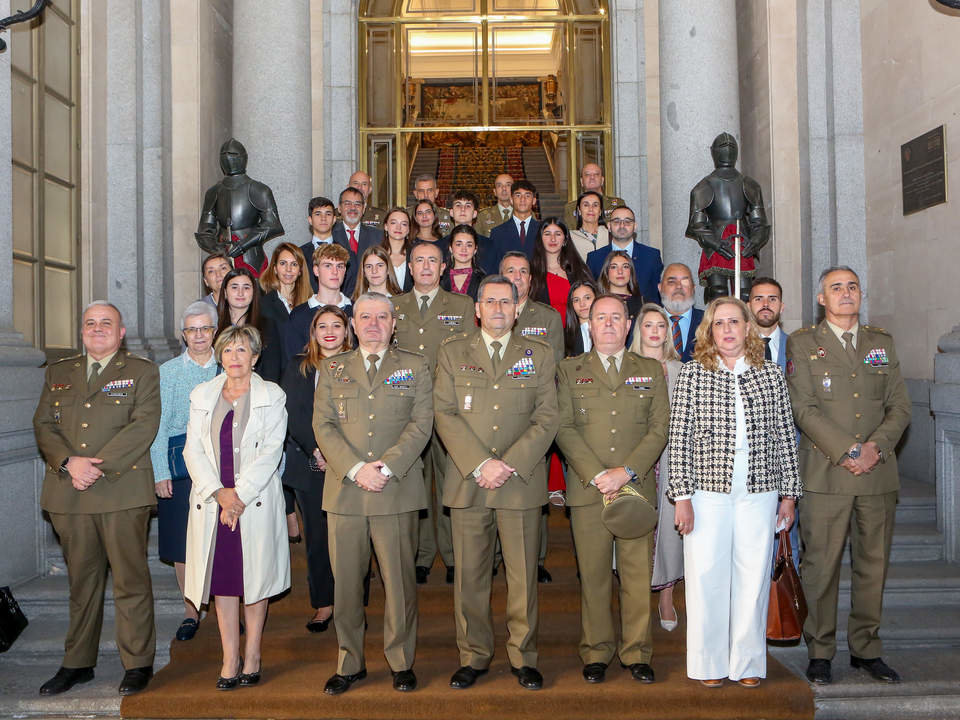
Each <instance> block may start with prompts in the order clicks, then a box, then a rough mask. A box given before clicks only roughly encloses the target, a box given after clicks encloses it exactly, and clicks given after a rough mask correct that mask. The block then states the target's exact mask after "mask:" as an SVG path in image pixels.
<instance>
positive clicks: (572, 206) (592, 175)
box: [563, 163, 626, 229]
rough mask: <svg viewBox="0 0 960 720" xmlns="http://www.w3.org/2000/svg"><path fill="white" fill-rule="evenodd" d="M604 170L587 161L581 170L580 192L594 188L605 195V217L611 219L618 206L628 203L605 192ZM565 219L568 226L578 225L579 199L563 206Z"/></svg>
mask: <svg viewBox="0 0 960 720" xmlns="http://www.w3.org/2000/svg"><path fill="white" fill-rule="evenodd" d="M603 183H604V177H603V170H602V169H601V168H600V166H599V165H597V164H596V163H587V164H586V165H584V166H583V169H581V170H580V192H586V191H587V190H593V191H594V192H598V193H600V194H601V195H603V217H604V218H606V219H607V220H609V219H610V213H612V212H613V211H614V210H615V209H616V208H618V207H621V206H623V205H626V203H625V202H624V201H623V199H622V198H618V197H616V196H615V195H604V194H603ZM563 221H564V222H565V223H566V225H567V227H568V228H571V229H572V228H575V227H576V226H577V201H576V200H575V199H574V200H571V201H570V202H568V203H567V204H566V205H564V206H563Z"/></svg>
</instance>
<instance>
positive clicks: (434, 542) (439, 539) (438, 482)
mask: <svg viewBox="0 0 960 720" xmlns="http://www.w3.org/2000/svg"><path fill="white" fill-rule="evenodd" d="M394 305H395V307H396V309H397V327H396V330H395V331H394V337H395V338H396V341H397V346H398V347H400V348H402V349H404V350H412V351H414V352H419V353H423V354H424V355H425V356H426V358H427V362H428V363H429V364H430V370H431V372H432V371H433V369H434V368H435V367H436V365H437V351H438V350H439V349H440V343H441V342H443V341H444V340H446V339H447V338H448V337H450V336H451V335H453V334H455V333H461V332H463V331H465V330H467V329H469V328H472V327H474V317H475V312H474V306H473V301H472V300H471V299H470V298H469V297H468V296H466V295H458V294H456V293H451V292H447V291H446V290H442V289H439V288H438V289H437V295H436V297H435V298H434V299H433V302H432V303H431V304H430V305H429V306H428V307H429V309H428V311H427V312H425V313H423V314H421V312H420V303H418V302H417V297H416V293H415V292H413V291H410V292H408V293H404V294H403V295H400V296H398V297H396V298H394ZM423 461H424V463H423V464H424V472H423V483H424V487H425V488H426V491H427V498H428V500H429V502H428V504H427V512H426V513H425V514H423V515H422V517H421V518H420V544H419V547H418V548H417V565H418V566H421V567H426V568H429V567H430V566H432V565H433V559H434V558H435V557H436V555H437V551H439V552H440V557H441V558H442V559H443V564H444V565H445V566H446V567H453V540H452V539H451V538H450V516H449V515H445V514H444V512H443V473H444V468H446V466H447V454H446V451H445V450H444V449H443V443H442V442H441V441H440V438H438V437H437V435H436V433H434V434H433V438H432V439H431V441H430V444H429V445H427V448H426V450H425V451H424V457H423Z"/></svg>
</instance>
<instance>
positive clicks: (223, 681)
mask: <svg viewBox="0 0 960 720" xmlns="http://www.w3.org/2000/svg"><path fill="white" fill-rule="evenodd" d="M239 684H240V673H237V674H236V675H234V676H233V677H229V678H225V677H223V676H222V675H221V676H220V677H218V678H217V690H236V688H237V685H239Z"/></svg>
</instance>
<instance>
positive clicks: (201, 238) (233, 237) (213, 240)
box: [194, 138, 283, 277]
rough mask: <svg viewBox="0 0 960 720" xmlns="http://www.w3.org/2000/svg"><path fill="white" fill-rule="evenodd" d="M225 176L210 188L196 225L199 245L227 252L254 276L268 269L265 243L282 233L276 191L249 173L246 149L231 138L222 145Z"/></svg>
mask: <svg viewBox="0 0 960 720" xmlns="http://www.w3.org/2000/svg"><path fill="white" fill-rule="evenodd" d="M220 169H221V170H223V179H222V180H221V181H220V182H218V183H217V184H216V185H214V186H213V187H212V188H210V189H209V190H207V193H206V195H204V198H203V209H202V210H201V211H200V223H199V224H198V225H197V232H196V233H195V234H194V237H196V238H197V245H199V246H200V249H201V250H203V251H205V252H208V253H214V252H225V253H226V254H227V255H229V256H230V257H232V258H234V266H235V267H246V268H247V269H249V270H250V271H251V272H252V273H253V274H254V277H259V276H260V273H262V272H263V271H264V270H266V268H267V257H266V255H265V254H264V252H263V244H264V243H265V242H267V241H268V240H270V239H271V238H275V237H277V236H279V235H283V225H281V224H280V215H279V213H278V212H277V203H276V201H275V200H274V199H273V193H272V192H271V191H270V188H268V187H267V186H266V185H264V184H263V183H261V182H257V181H256V180H252V179H251V178H250V177H248V176H247V173H246V170H247V150H246V148H244V147H243V145H242V144H241V143H240V142H239V141H238V140H235V139H233V138H230V139H229V140H227V142H225V143H224V144H223V146H222V147H221V148H220Z"/></svg>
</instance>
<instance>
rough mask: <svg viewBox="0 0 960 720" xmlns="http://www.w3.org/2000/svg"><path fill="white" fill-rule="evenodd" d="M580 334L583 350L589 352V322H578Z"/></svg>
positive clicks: (590, 345) (591, 340)
mask: <svg viewBox="0 0 960 720" xmlns="http://www.w3.org/2000/svg"><path fill="white" fill-rule="evenodd" d="M580 336H581V337H582V338H583V351H584V352H590V348H592V347H593V338H591V337H590V322H589V321H587V322H582V323H580Z"/></svg>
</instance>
